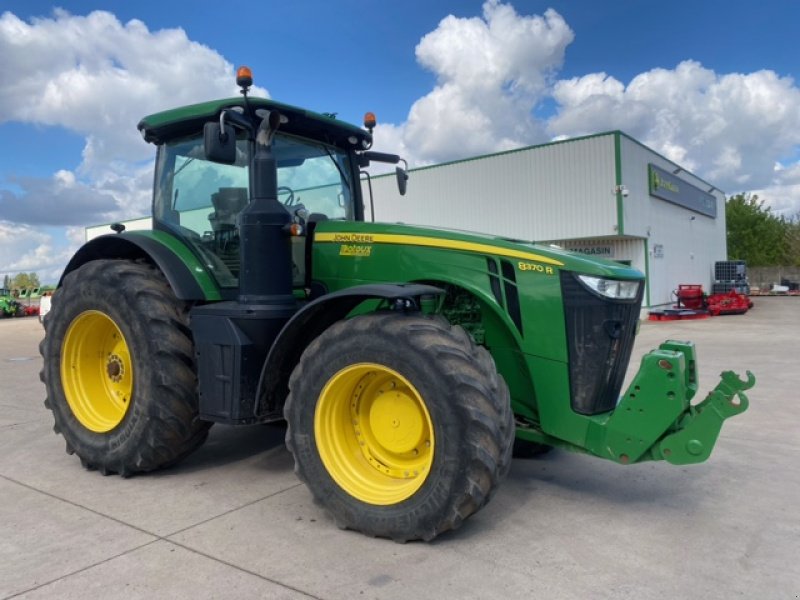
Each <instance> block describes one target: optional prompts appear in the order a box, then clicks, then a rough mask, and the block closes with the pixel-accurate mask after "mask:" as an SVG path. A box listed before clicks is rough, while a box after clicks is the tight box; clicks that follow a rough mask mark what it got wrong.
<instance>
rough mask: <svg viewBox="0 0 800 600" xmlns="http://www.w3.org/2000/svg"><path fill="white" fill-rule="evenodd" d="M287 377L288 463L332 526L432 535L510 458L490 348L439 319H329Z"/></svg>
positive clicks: (502, 392)
mask: <svg viewBox="0 0 800 600" xmlns="http://www.w3.org/2000/svg"><path fill="white" fill-rule="evenodd" d="M289 387H290V390H291V393H290V395H289V398H288V399H287V402H286V406H285V416H286V420H287V421H288V423H289V429H288V430H287V434H286V442H287V446H288V448H289V450H290V452H291V453H292V454H293V455H294V459H295V472H296V473H297V474H298V476H299V477H300V479H301V480H303V481H304V482H305V483H306V485H308V487H309V488H310V490H311V492H312V494H313V496H314V497H315V499H316V500H317V501H318V502H320V503H321V504H322V505H323V506H325V508H327V509H328V511H329V512H330V513H331V514H332V515H333V517H334V519H335V521H336V523H337V524H338V525H339V526H340V527H342V528H346V529H353V530H357V531H361V532H363V533H365V534H367V535H370V536H379V537H387V538H391V539H394V540H397V541H408V540H413V539H424V540H431V539H433V538H434V537H436V536H437V535H439V534H440V533H443V532H445V531H448V530H450V529H455V528H457V527H459V526H460V525H461V523H462V522H463V521H464V519H466V518H467V517H469V516H470V515H472V514H473V513H475V512H477V511H478V510H479V509H480V508H481V507H483V506H484V505H485V504H486V503H487V502H488V500H489V498H490V496H491V494H492V492H493V491H494V489H495V488H496V486H497V485H498V483H499V482H500V480H501V479H502V478H503V477H504V476H505V475H506V473H507V471H508V468H509V466H510V460H511V448H512V443H513V439H514V425H513V417H512V413H511V406H510V400H509V395H508V388H507V387H506V385H505V382H504V381H503V380H502V378H501V377H500V376H499V375H498V374H497V371H496V369H495V366H494V361H493V360H492V357H491V356H490V355H489V353H488V352H487V351H486V350H485V349H484V348H481V347H478V346H476V345H475V344H474V343H473V342H472V339H471V338H470V337H469V335H468V334H467V333H466V332H465V331H464V330H463V329H462V328H460V327H451V326H450V324H449V323H448V322H447V321H446V320H444V319H442V318H440V317H426V316H422V315H407V314H400V313H374V314H369V315H363V316H359V317H355V318H352V319H349V320H345V321H340V322H338V323H336V324H334V325H333V326H331V327H330V328H329V329H328V330H327V331H325V332H324V333H323V334H322V335H321V336H319V337H318V338H317V339H316V340H315V341H314V342H312V344H310V345H309V347H308V348H307V349H306V351H305V352H304V353H303V356H302V358H301V359H300V362H299V364H298V366H297V368H296V369H295V371H294V372H293V373H292V377H291V380H290V383H289Z"/></svg>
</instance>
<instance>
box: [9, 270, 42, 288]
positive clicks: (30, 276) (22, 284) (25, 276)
mask: <svg viewBox="0 0 800 600" xmlns="http://www.w3.org/2000/svg"><path fill="white" fill-rule="evenodd" d="M10 287H12V288H16V289H25V288H37V287H41V284H40V283H39V276H38V275H37V274H36V273H17V275H15V276H14V278H13V279H12V280H11V286H10Z"/></svg>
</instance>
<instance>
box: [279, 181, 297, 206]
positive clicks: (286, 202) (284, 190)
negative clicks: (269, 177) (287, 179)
mask: <svg viewBox="0 0 800 600" xmlns="http://www.w3.org/2000/svg"><path fill="white" fill-rule="evenodd" d="M281 194H288V196H287V197H286V200H284V201H283V204H284V205H285V206H292V205H293V204H294V190H293V189H292V188H290V187H289V186H286V185H279V186H278V196H280V195H281Z"/></svg>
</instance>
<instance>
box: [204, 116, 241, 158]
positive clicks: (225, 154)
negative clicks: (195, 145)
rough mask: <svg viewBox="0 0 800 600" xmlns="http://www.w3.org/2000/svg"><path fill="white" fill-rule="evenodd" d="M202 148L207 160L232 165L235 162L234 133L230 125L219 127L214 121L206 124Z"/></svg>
mask: <svg viewBox="0 0 800 600" xmlns="http://www.w3.org/2000/svg"><path fill="white" fill-rule="evenodd" d="M203 148H204V150H205V153H206V158H207V159H208V160H210V161H213V162H218V163H223V164H226V165H232V164H233V163H235V162H236V132H235V131H234V129H233V127H232V126H231V125H225V126H224V127H221V126H220V124H219V123H217V122H216V121H212V122H210V123H206V124H205V126H204V127H203Z"/></svg>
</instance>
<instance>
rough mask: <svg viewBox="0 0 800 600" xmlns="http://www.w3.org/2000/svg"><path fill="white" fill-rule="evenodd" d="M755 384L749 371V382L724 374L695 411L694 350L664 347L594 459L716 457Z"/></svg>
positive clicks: (625, 399) (609, 425)
mask: <svg viewBox="0 0 800 600" xmlns="http://www.w3.org/2000/svg"><path fill="white" fill-rule="evenodd" d="M755 381H756V380H755V377H754V376H753V374H752V373H750V371H748V372H747V380H746V381H742V380H740V379H739V377H738V375H736V373H734V372H733V371H725V372H723V373H722V375H721V381H720V382H719V383H718V384H717V387H715V388H714V390H712V391H711V392H710V393H709V394H708V396H707V397H706V398H705V400H703V401H702V402H700V403H699V404H697V405H695V406H692V405H691V403H690V401H691V399H692V397H693V396H694V395H695V393H696V392H697V360H696V358H695V349H694V344H692V343H691V342H676V341H668V342H665V343H664V344H661V346H659V348H658V349H657V350H653V351H651V352H649V353H648V354H647V355H645V356H644V357H643V358H642V364H641V367H640V368H639V371H638V372H637V374H636V376H635V377H634V379H633V382H632V383H631V385H630V387H629V388H628V390H627V391H626V392H625V394H624V395H623V396H622V398H621V400H620V402H619V404H618V405H617V407H616V409H615V410H614V412H613V413H612V414H611V416H610V417H609V419H608V421H607V422H606V423H605V424H604V427H602V428H603V429H604V430H605V435H604V436H602V437H603V438H604V439H603V442H602V444H598V446H600V447H597V446H596V447H595V449H594V453H595V454H598V455H600V456H605V457H607V458H610V459H612V460H615V461H617V462H620V463H623V464H628V463H634V462H639V461H642V460H661V459H664V460H666V461H668V462H670V463H672V464H676V465H685V464H690V463H698V462H702V461H704V460H706V459H707V458H708V457H709V455H710V454H711V451H712V450H713V448H714V444H715V443H716V441H717V437H718V436H719V432H720V429H721V428H722V422H723V421H724V420H725V419H727V418H729V417H732V416H735V415H738V414H740V413H742V412H744V411H745V410H747V406H748V404H749V401H748V399H747V396H746V395H745V394H744V390H748V389H750V388H751V387H753V385H754V384H755ZM590 451H592V450H591V449H590Z"/></svg>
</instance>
